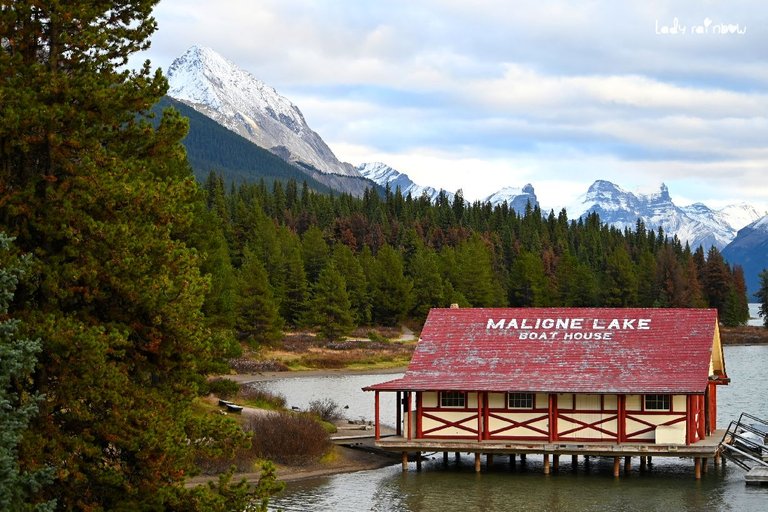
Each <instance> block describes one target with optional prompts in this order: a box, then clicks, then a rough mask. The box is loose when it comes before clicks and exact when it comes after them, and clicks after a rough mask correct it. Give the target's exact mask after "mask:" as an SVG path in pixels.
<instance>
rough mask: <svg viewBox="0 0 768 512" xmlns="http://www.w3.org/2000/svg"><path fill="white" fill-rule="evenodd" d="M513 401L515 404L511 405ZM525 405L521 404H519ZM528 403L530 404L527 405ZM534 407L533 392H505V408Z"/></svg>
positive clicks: (534, 398)
mask: <svg viewBox="0 0 768 512" xmlns="http://www.w3.org/2000/svg"><path fill="white" fill-rule="evenodd" d="M513 403H514V404H515V405H513ZM523 403H524V404H525V405H521V404H523ZM528 404H530V405H528ZM535 407H536V395H535V394H533V393H507V409H525V410H530V409H534V408H535Z"/></svg>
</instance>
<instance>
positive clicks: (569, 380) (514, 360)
mask: <svg viewBox="0 0 768 512" xmlns="http://www.w3.org/2000/svg"><path fill="white" fill-rule="evenodd" d="M728 381H729V379H728V377H727V375H726V371H725V361H724V359H723V350H722V346H721V343H720V335H719V330H718V321H717V311H716V310H714V309H645V308H642V309H641V308H503V309H502V308H477V309H474V308H473V309H459V308H450V309H433V310H432V311H431V312H430V313H429V316H428V318H427V321H426V323H425V325H424V328H423V330H422V333H421V336H420V338H419V342H418V344H417V346H416V349H415V351H414V354H413V357H412V359H411V362H410V364H409V365H408V368H407V370H406V372H405V374H404V376H403V377H402V378H399V379H395V380H391V381H388V382H383V383H380V384H375V385H371V386H368V387H366V388H364V389H365V390H366V391H373V392H374V393H375V434H376V444H377V446H379V447H381V448H385V449H389V450H394V451H402V453H403V457H404V468H405V467H406V466H405V461H407V453H408V452H414V451H416V452H421V451H443V452H444V455H445V456H446V457H447V452H449V451H455V452H457V453H458V452H460V451H461V452H470V453H472V452H474V453H475V455H476V469H477V470H479V467H480V463H479V456H480V454H482V453H485V454H486V455H492V454H509V455H512V454H520V455H521V456H524V455H525V454H526V453H539V454H543V455H544V456H545V470H546V471H547V472H548V469H549V462H548V461H549V458H548V455H549V454H552V455H553V456H554V457H555V458H554V460H555V464H557V456H559V455H561V454H570V455H572V456H574V457H575V456H577V455H579V454H582V455H586V456H589V455H603V456H604V455H610V456H614V457H615V461H616V464H615V472H616V473H617V472H618V457H619V456H625V457H626V464H628V463H629V457H631V456H633V455H637V456H640V457H641V464H644V463H645V457H646V456H650V455H659V456H665V455H666V456H672V455H674V456H688V457H692V458H694V459H695V463H696V471H697V477H698V476H699V474H700V473H699V471H700V464H701V461H702V459H703V460H704V462H706V458H707V457H712V456H715V454H716V447H717V442H716V441H714V440H712V441H708V438H710V437H712V438H714V437H716V435H713V434H714V432H715V429H716V424H717V386H718V385H721V384H727V383H728ZM382 392H392V393H397V400H396V402H397V404H398V406H397V411H396V413H397V420H396V433H395V435H393V436H388V437H383V436H381V425H380V411H379V407H380V400H379V394H380V393H382Z"/></svg>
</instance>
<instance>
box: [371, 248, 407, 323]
mask: <svg viewBox="0 0 768 512" xmlns="http://www.w3.org/2000/svg"><path fill="white" fill-rule="evenodd" d="M368 283H369V285H370V287H371V302H372V305H373V306H372V307H373V320H374V322H380V323H382V324H384V325H395V324H397V322H399V321H400V320H402V319H403V318H404V317H405V315H406V313H407V312H408V310H409V309H410V307H411V290H412V288H413V283H412V282H411V280H410V279H408V278H407V277H406V275H405V273H404V269H403V259H402V256H400V253H398V252H397V251H396V250H395V249H394V248H392V247H390V246H389V245H385V246H383V247H382V248H381V249H380V250H379V253H378V254H377V255H376V257H375V260H374V262H373V266H372V268H371V271H370V275H369V277H368Z"/></svg>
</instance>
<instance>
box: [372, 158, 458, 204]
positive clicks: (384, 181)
mask: <svg viewBox="0 0 768 512" xmlns="http://www.w3.org/2000/svg"><path fill="white" fill-rule="evenodd" d="M357 171H358V172H359V173H360V174H361V175H362V176H363V177H365V178H368V179H369V180H371V181H373V182H375V183H378V184H379V185H381V186H382V187H386V186H387V185H389V189H390V190H392V191H393V192H394V191H395V190H396V189H397V187H400V192H401V193H402V194H403V196H406V195H408V194H411V197H414V198H417V197H421V196H422V195H423V194H426V195H427V197H429V199H431V200H432V201H434V200H435V199H436V198H437V196H438V194H440V190H439V189H436V188H433V187H422V186H421V185H417V184H416V183H414V182H413V181H412V180H411V178H409V177H408V175H407V174H403V173H401V172H399V171H397V170H396V169H393V168H392V167H390V166H388V165H387V164H385V163H382V162H369V163H364V164H360V165H358V166H357ZM444 192H445V195H446V196H447V197H448V199H450V200H451V201H453V197H454V195H455V194H453V193H452V192H448V191H444Z"/></svg>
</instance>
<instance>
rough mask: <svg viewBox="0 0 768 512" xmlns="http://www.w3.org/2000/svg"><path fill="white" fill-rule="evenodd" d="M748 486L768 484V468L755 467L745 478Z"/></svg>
mask: <svg viewBox="0 0 768 512" xmlns="http://www.w3.org/2000/svg"><path fill="white" fill-rule="evenodd" d="M744 479H745V480H746V482H747V483H748V484H752V485H760V484H768V468H766V467H764V466H760V467H754V468H752V469H750V470H749V472H748V473H747V474H746V476H745V477H744Z"/></svg>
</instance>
